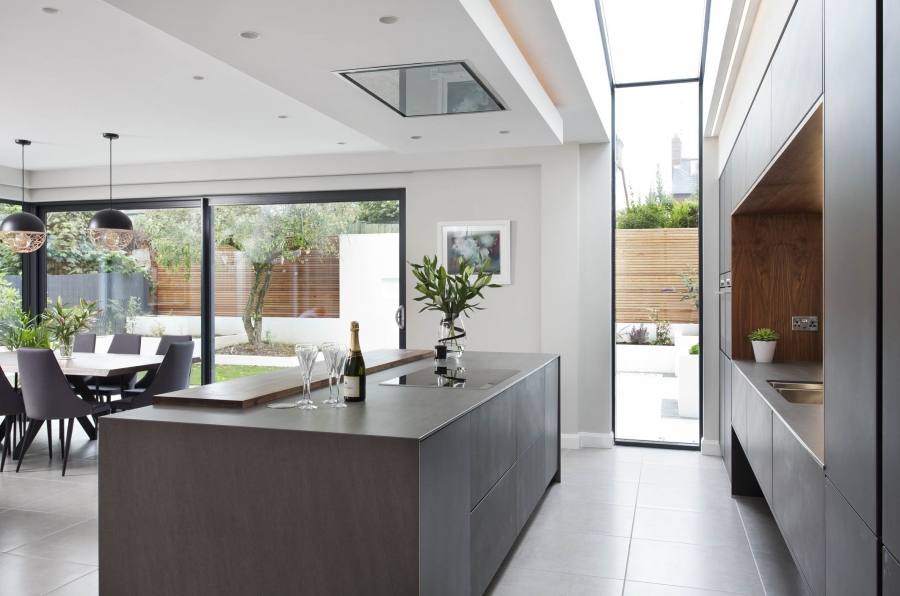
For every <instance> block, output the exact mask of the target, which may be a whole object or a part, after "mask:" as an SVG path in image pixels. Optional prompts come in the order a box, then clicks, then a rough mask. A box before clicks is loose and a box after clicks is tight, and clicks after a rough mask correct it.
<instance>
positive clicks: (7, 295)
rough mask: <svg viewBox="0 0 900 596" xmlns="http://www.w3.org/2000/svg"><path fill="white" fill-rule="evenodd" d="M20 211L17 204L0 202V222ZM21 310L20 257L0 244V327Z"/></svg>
mask: <svg viewBox="0 0 900 596" xmlns="http://www.w3.org/2000/svg"><path fill="white" fill-rule="evenodd" d="M19 211H21V207H20V206H19V204H18V203H7V202H0V221H2V220H3V219H5V218H6V216H7V215H10V214H11V213H17V212H19ZM20 308H22V256H21V255H18V254H16V253H14V252H13V251H11V250H10V249H9V248H7V247H6V246H5V245H4V244H2V243H0V326H2V325H3V324H4V323H6V322H8V321H10V320H13V319H15V317H16V314H17V313H18V311H19V309H20Z"/></svg>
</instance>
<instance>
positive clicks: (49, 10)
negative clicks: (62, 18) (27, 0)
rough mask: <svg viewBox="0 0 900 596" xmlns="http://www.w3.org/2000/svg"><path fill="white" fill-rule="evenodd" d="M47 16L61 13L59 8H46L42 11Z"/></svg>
mask: <svg viewBox="0 0 900 596" xmlns="http://www.w3.org/2000/svg"><path fill="white" fill-rule="evenodd" d="M41 10H42V11H44V13H45V14H56V13H58V12H59V9H58V8H53V7H52V6H45V7H44V8H42V9H41Z"/></svg>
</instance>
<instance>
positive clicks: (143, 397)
mask: <svg viewBox="0 0 900 596" xmlns="http://www.w3.org/2000/svg"><path fill="white" fill-rule="evenodd" d="M193 357H194V342H193V341H185V342H178V343H173V344H169V349H168V351H166V355H165V357H163V361H162V363H161V364H160V365H159V368H158V369H156V375H154V377H153V380H152V381H151V382H150V384H149V385H148V386H147V387H146V388H140V389H139V388H135V389H126V390H125V393H124V394H123V395H122V399H117V400H115V401H112V402H110V404H109V405H110V406H111V407H112V409H113V411H114V412H115V411H119V410H133V409H135V408H143V407H144V406H149V405H152V404H153V398H154V397H156V396H157V395H159V394H161V393H168V392H169V391H178V390H180V389H187V387H188V384H189V383H190V378H191V364H192V362H191V361H192V360H193Z"/></svg>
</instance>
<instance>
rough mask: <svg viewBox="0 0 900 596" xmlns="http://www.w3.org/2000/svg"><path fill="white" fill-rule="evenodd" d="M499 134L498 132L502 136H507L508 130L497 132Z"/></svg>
mask: <svg viewBox="0 0 900 596" xmlns="http://www.w3.org/2000/svg"><path fill="white" fill-rule="evenodd" d="M499 132H500V134H502V135H508V134H509V131H508V130H501V131H499Z"/></svg>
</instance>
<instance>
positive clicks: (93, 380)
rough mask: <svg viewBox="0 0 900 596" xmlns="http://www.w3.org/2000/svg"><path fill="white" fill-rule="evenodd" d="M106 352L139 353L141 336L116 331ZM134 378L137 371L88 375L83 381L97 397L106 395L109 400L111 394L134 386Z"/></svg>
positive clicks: (119, 392) (135, 378)
mask: <svg viewBox="0 0 900 596" xmlns="http://www.w3.org/2000/svg"><path fill="white" fill-rule="evenodd" d="M106 353H107V354H135V355H137V354H140V353H141V336H140V335H136V334H134V333H116V334H115V335H114V336H113V338H112V342H111V343H110V344H109V349H108V350H106ZM136 380H137V373H135V374H131V375H122V376H114V377H88V378H86V379H85V383H86V384H87V386H88V387H90V388H92V389H93V390H94V394H95V395H96V396H97V398H98V399H100V398H101V397H106V398H107V400H109V398H110V397H111V396H112V395H114V394H116V393H118V394H121V393H122V391H124V390H125V389H131V388H132V387H134V383H135V381H136Z"/></svg>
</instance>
